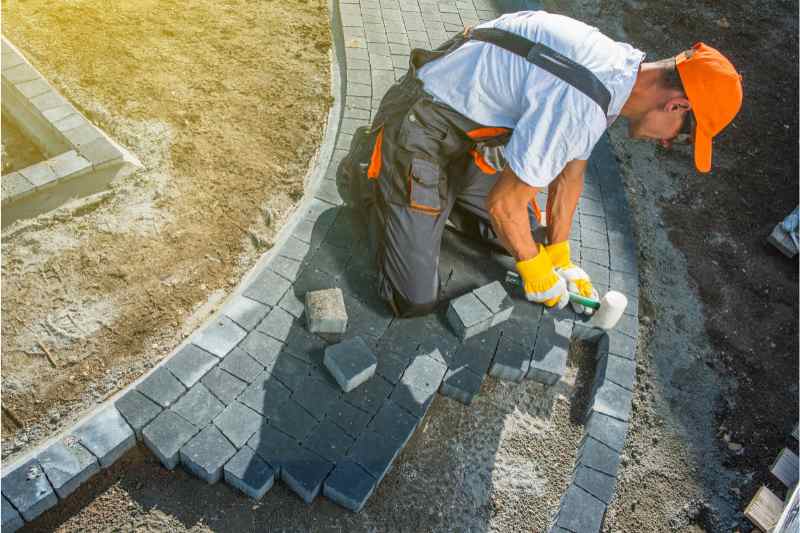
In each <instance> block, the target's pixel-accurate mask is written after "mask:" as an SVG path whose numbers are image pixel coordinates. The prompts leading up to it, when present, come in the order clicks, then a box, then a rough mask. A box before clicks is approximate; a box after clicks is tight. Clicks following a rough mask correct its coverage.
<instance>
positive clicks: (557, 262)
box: [545, 241, 600, 315]
mask: <svg viewBox="0 0 800 533" xmlns="http://www.w3.org/2000/svg"><path fill="white" fill-rule="evenodd" d="M545 251H546V253H547V255H548V256H549V257H550V260H551V261H552V262H553V266H554V267H555V271H556V272H557V273H558V275H559V276H561V277H562V278H564V280H565V281H566V283H567V289H568V290H569V291H570V292H574V293H576V294H580V295H581V296H586V297H588V298H592V299H594V300H599V299H600V295H599V294H597V290H596V289H595V288H594V287H593V286H592V280H591V279H589V275H588V274H587V273H586V272H585V271H584V270H583V269H582V268H580V267H579V266H577V265H575V263H573V262H572V260H571V259H570V251H569V241H563V242H559V243H556V244H551V245H549V246H546V247H545ZM572 308H573V309H574V310H575V312H576V313H578V314H586V315H591V314H592V313H594V309H590V308H588V307H585V306H583V305H580V304H577V303H575V302H572Z"/></svg>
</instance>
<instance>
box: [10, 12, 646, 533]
mask: <svg viewBox="0 0 800 533" xmlns="http://www.w3.org/2000/svg"><path fill="white" fill-rule="evenodd" d="M492 6H493V4H492V3H491V2H489V1H488V0H458V1H455V2H447V1H445V2H424V1H419V2H418V1H417V0H360V2H359V1H358V0H348V2H347V3H344V2H343V3H341V4H340V5H338V6H336V5H334V6H333V9H334V12H333V20H334V35H335V37H336V39H335V41H336V49H337V52H338V61H339V67H340V68H341V72H342V73H343V75H344V76H343V77H344V79H343V80H342V83H341V92H342V94H341V96H342V97H343V103H344V105H343V109H342V114H341V121H340V122H339V124H338V126H339V131H338V136H337V137H336V141H335V149H334V150H333V153H332V156H331V157H330V159H329V161H328V164H327V167H325V166H323V167H321V168H320V169H319V171H320V177H319V178H320V179H318V180H317V181H316V182H315V183H313V184H312V186H311V187H310V189H309V192H308V193H307V197H306V200H304V202H303V203H302V204H301V207H300V208H299V210H298V212H297V213H296V215H295V218H294V219H293V220H292V221H291V222H290V223H289V224H288V225H287V227H286V228H285V230H284V232H283V233H282V236H281V240H280V241H279V242H278V243H277V244H276V246H275V247H274V248H273V249H272V250H271V251H270V252H269V253H268V254H267V256H266V258H265V260H263V261H262V262H260V263H259V265H258V266H257V267H256V269H255V270H254V271H253V272H252V273H251V274H249V275H248V276H247V277H246V279H245V280H244V281H243V283H242V285H241V287H240V288H239V289H238V290H237V291H236V293H235V295H234V296H232V297H231V298H230V299H229V301H228V302H227V303H226V305H225V306H224V307H223V309H222V311H221V313H220V314H219V315H218V316H216V317H215V318H214V319H213V321H211V322H210V323H208V324H207V325H205V326H204V327H202V328H201V329H200V330H198V331H197V332H196V333H195V334H193V335H192V337H191V338H190V339H189V342H188V343H186V344H185V345H183V346H182V347H180V348H179V349H178V350H177V351H176V352H175V353H174V354H172V355H171V356H170V357H169V358H168V359H167V360H166V361H165V362H164V363H163V364H162V365H160V366H159V367H158V368H156V369H154V370H153V371H152V372H151V373H150V374H149V375H147V376H146V377H145V378H144V379H142V380H140V381H139V382H137V383H135V384H134V385H133V386H131V387H130V388H129V389H128V390H127V391H125V393H124V394H122V395H120V396H119V397H118V398H116V399H115V400H114V401H113V402H109V404H108V405H105V406H104V407H103V409H102V410H100V411H99V412H97V413H96V414H94V415H93V416H92V417H90V418H88V419H87V420H85V421H84V422H82V423H81V424H80V425H79V426H77V427H75V428H73V429H71V430H70V431H69V432H68V435H67V436H65V437H61V438H59V439H58V440H56V441H55V442H53V443H49V446H46V447H43V448H41V449H39V450H36V451H35V452H34V453H33V454H32V455H30V456H28V457H26V458H25V459H24V460H23V461H21V462H19V463H18V464H16V465H14V466H12V467H9V468H4V470H3V480H2V493H3V509H4V513H3V514H4V517H3V523H4V529H3V530H4V531H5V530H6V509H9V511H8V513H9V514H8V520H9V522H8V523H9V524H12V525H9V526H8V528H13V524H16V523H21V521H18V522H14V520H16V519H17V518H18V517H19V516H18V515H17V514H15V513H14V512H12V511H16V512H18V513H19V515H21V517H22V518H23V519H24V520H26V521H29V520H32V519H33V518H35V517H36V516H37V515H38V514H40V513H41V512H43V511H44V510H46V509H48V508H49V507H52V506H53V505H55V504H56V503H57V502H58V499H59V498H63V497H65V496H66V494H68V492H70V491H71V490H74V488H75V487H77V485H78V484H79V483H80V482H82V481H83V480H85V479H87V478H88V477H89V476H91V475H92V474H93V473H94V472H97V471H98V470H99V469H101V468H106V467H108V466H109V465H110V464H112V463H113V462H114V461H115V460H116V459H117V458H118V457H120V456H121V455H122V454H123V453H125V451H127V450H128V449H130V448H131V447H132V446H134V445H135V442H136V441H137V440H138V441H141V442H143V443H144V444H145V445H146V446H147V447H148V448H149V449H150V450H151V451H152V452H153V453H154V454H155V455H156V456H157V457H158V458H159V460H160V461H161V462H162V464H163V465H164V466H165V467H166V468H169V469H172V468H175V467H176V466H177V465H179V464H180V465H182V466H183V467H184V468H185V469H186V470H188V471H189V472H191V473H193V474H195V475H196V476H198V477H200V478H201V479H204V480H206V481H207V482H209V483H214V482H217V481H220V480H225V481H226V482H227V483H229V484H230V485H231V486H232V487H234V488H236V489H238V490H241V491H242V492H244V493H245V494H247V495H248V496H250V497H254V498H259V497H261V496H263V495H264V494H265V492H267V491H268V490H269V489H270V487H272V485H273V484H274V483H275V481H277V480H280V481H282V482H284V483H285V484H286V485H287V486H288V487H290V488H291V489H292V490H293V491H294V492H295V493H297V495H298V496H299V497H300V498H302V499H303V500H305V501H306V502H309V503H310V502H312V501H313V500H314V499H315V498H316V497H317V496H319V495H324V496H325V497H327V498H329V499H331V500H333V501H335V502H336V503H338V504H339V505H341V506H343V507H346V508H348V509H351V510H353V511H358V510H360V509H361V508H362V507H363V506H364V505H365V503H366V502H367V501H368V499H369V497H370V496H371V494H372V493H373V492H374V491H375V488H376V487H377V486H378V484H380V482H381V480H382V479H383V478H384V476H385V475H386V473H387V472H388V471H389V470H390V469H391V468H392V466H393V463H394V462H395V460H396V458H397V456H398V454H399V453H400V452H401V450H402V449H403V447H404V446H405V445H406V443H407V442H408V440H409V439H410V437H411V436H412V435H413V433H414V431H415V430H416V429H417V428H418V427H419V426H420V424H421V423H422V419H423V418H424V417H425V415H426V413H427V411H428V408H429V407H430V405H431V402H432V401H433V399H434V397H435V396H436V394H437V392H438V393H440V394H442V395H445V396H448V397H450V398H453V399H455V400H457V401H460V402H462V403H464V404H469V403H470V402H471V400H472V399H473V397H474V396H475V395H476V394H478V393H479V391H480V387H481V384H482V383H483V380H484V379H485V377H486V376H487V374H489V375H492V376H495V377H497V378H499V379H510V380H514V381H521V380H523V379H533V380H536V381H540V382H542V383H545V384H547V385H552V384H554V383H556V382H557V381H558V380H559V379H560V377H561V376H562V375H563V373H564V369H565V367H566V360H567V352H568V349H569V343H570V339H574V338H579V339H583V340H588V341H591V342H592V343H594V345H595V346H596V347H597V355H598V364H597V373H596V377H595V383H594V388H593V393H592V398H591V401H590V404H589V407H588V412H587V414H586V425H585V437H584V439H583V441H582V444H581V447H580V450H579V453H578V460H577V464H576V465H575V472H574V477H573V480H572V483H571V484H570V486H569V489H568V490H567V491H566V492H565V494H564V496H563V498H562V501H561V506H560V509H558V510H555V509H554V510H553V516H554V521H553V529H552V530H553V531H571V532H573V533H582V532H595V531H599V530H600V528H601V526H602V521H603V517H604V513H605V509H606V506H607V505H608V503H609V501H610V499H611V498H612V496H613V493H614V485H615V478H616V472H617V468H618V466H619V462H620V453H621V449H622V446H623V443H624V441H625V436H626V434H627V427H628V418H629V416H630V410H631V400H632V390H633V387H634V378H635V371H634V370H635V363H634V355H635V349H636V340H637V339H636V335H637V330H638V319H637V313H638V300H637V295H638V274H637V265H636V248H635V244H634V242H633V240H632V231H631V226H630V224H631V222H630V214H629V209H628V205H627V201H626V198H625V193H624V190H623V188H622V182H621V179H620V176H619V173H618V169H617V166H616V162H615V160H614V158H613V155H612V153H611V150H610V146H609V145H608V142H607V139H603V141H601V142H600V143H599V144H598V146H597V148H596V149H595V152H594V154H593V156H592V160H591V161H590V165H589V169H588V171H587V176H586V186H585V191H584V194H583V197H582V198H581V201H580V205H579V208H578V213H577V214H576V219H575V224H574V228H573V232H572V234H571V236H570V240H571V246H572V249H573V251H574V255H575V257H574V259H575V260H577V261H578V262H579V263H580V264H581V266H582V267H583V268H584V269H585V270H586V271H587V272H588V273H589V274H590V275H591V276H592V278H593V280H594V282H595V285H596V286H597V288H598V290H599V292H600V293H601V294H602V293H604V292H606V291H608V290H609V289H614V290H618V291H621V292H623V293H625V294H626V295H627V296H628V298H629V301H630V303H629V307H628V309H627V311H626V313H627V314H626V316H625V317H623V320H622V321H621V322H620V325H619V326H618V328H617V329H616V330H615V331H613V332H610V333H608V334H602V333H601V332H598V331H596V330H592V329H590V328H588V327H586V326H585V325H584V324H583V322H581V320H580V319H578V318H577V317H576V316H575V315H574V313H572V312H571V311H569V310H565V311H561V312H546V311H543V308H542V307H541V306H538V305H533V304H530V303H528V302H527V301H525V299H524V296H523V295H522V294H521V292H520V289H519V288H518V287H515V286H510V285H506V286H505V290H506V291H507V292H508V294H509V296H510V303H511V304H513V311H512V313H511V315H510V316H508V317H507V318H506V316H507V315H504V316H503V318H504V320H499V319H498V320H494V321H492V322H491V324H492V325H491V327H489V328H488V329H486V328H483V329H484V330H485V331H482V332H480V333H477V334H475V335H473V336H471V337H469V338H467V339H466V340H464V341H462V340H460V337H461V336H462V335H463V332H458V333H457V332H455V331H453V329H452V328H451V326H450V325H449V324H448V320H447V317H446V312H447V300H449V299H452V298H455V297H458V296H462V295H465V294H467V293H470V292H471V291H474V290H475V289H478V288H480V287H483V286H485V285H487V284H489V283H491V282H493V281H495V280H504V279H505V273H506V271H507V270H509V269H513V262H512V261H511V259H510V258H508V257H504V256H499V255H496V254H493V253H491V252H490V251H488V250H486V249H484V248H481V247H479V246H476V245H474V244H472V243H470V242H467V241H465V240H463V239H461V238H459V237H458V236H456V235H454V234H450V233H448V234H447V236H446V238H445V242H444V245H443V251H442V260H441V265H440V269H441V274H442V276H441V278H442V280H443V287H442V290H443V302H444V303H443V304H442V306H440V309H439V310H438V311H437V312H436V313H434V314H431V315H429V316H426V317H419V318H412V319H394V318H393V317H392V316H391V314H390V313H389V311H388V309H387V308H386V306H385V305H384V304H383V302H381V301H380V300H379V299H378V297H377V287H376V283H377V279H376V276H375V269H374V266H373V265H371V264H370V260H369V258H367V257H365V256H364V254H362V253H361V251H362V249H363V248H362V246H361V245H360V242H362V239H363V236H362V235H361V228H358V227H354V224H353V220H352V217H351V213H350V211H349V209H348V208H346V207H343V206H342V201H341V198H340V197H339V195H338V193H337V190H336V184H335V181H334V178H335V175H334V172H335V169H336V167H337V165H338V162H339V161H340V160H341V158H342V157H343V156H344V155H345V153H346V149H347V147H348V146H349V144H350V139H351V134H352V132H353V131H354V130H355V128H356V127H358V126H360V125H362V124H366V123H368V121H369V119H370V116H371V114H372V113H373V112H374V110H375V109H376V108H377V105H378V102H379V99H380V96H381V95H382V94H383V92H384V91H385V90H386V89H387V88H388V87H389V86H390V85H391V84H392V83H393V82H394V81H395V79H396V78H397V77H399V76H400V75H401V74H403V73H404V72H405V65H406V63H407V61H408V53H409V51H410V49H411V48H412V47H419V46H424V47H430V46H431V45H436V44H438V43H439V42H441V41H444V40H445V39H447V38H448V36H449V35H451V34H452V33H453V32H455V31H461V29H462V28H463V26H464V25H465V24H466V25H471V24H475V23H478V22H479V21H481V20H487V19H491V18H493V17H495V16H497V15H498V14H499V11H500V9H499V8H497V7H492ZM509 7H511V8H513V7H514V6H506V8H504V9H508V8H509ZM517 7H519V6H517ZM331 126H333V130H332V129H331ZM336 126H337V124H333V125H329V129H328V132H327V133H326V137H327V138H328V140H329V141H332V139H331V136H332V131H334V133H335V127H336ZM326 169H327V170H326ZM539 201H541V202H542V203H544V202H545V201H546V198H544V197H543V198H540V199H539ZM334 287H339V288H341V290H342V292H343V294H344V302H345V306H346V309H347V314H348V323H347V330H346V332H345V334H344V335H343V337H342V339H343V340H347V339H353V338H355V337H361V339H363V340H364V341H365V342H366V343H367V344H368V345H369V347H370V348H371V349H372V350H373V352H374V353H375V354H376V355H377V357H378V365H377V369H376V372H375V375H374V376H373V377H371V378H370V379H369V380H368V381H366V382H365V383H364V384H363V385H361V386H359V387H357V388H355V389H354V390H352V391H351V392H347V393H343V392H342V389H341V388H340V387H339V386H338V385H337V383H336V381H335V380H334V379H333V378H332V377H331V375H330V373H329V372H328V370H327V369H326V368H325V366H324V363H323V356H324V350H325V348H326V346H327V345H328V343H327V342H326V341H325V340H323V339H322V338H321V337H319V336H317V335H314V334H312V333H309V332H308V330H307V328H306V324H305V318H304V316H303V314H304V296H305V294H306V293H307V292H309V291H315V290H322V289H330V288H334ZM474 294H476V295H477V298H480V299H481V301H482V302H493V303H486V305H489V306H494V307H493V310H492V312H491V313H489V315H487V316H488V317H492V316H493V314H492V313H499V314H502V312H501V310H505V309H507V306H508V303H509V302H507V301H503V299H502V293H501V291H498V290H497V287H496V286H494V287H493V288H492V290H485V291H483V292H481V291H478V292H476V293H474ZM475 301H476V302H478V300H477V299H476V300H475ZM479 303H480V302H479ZM481 305H484V304H481ZM20 520H21V519H20Z"/></svg>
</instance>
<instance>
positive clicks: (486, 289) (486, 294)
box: [472, 281, 514, 327]
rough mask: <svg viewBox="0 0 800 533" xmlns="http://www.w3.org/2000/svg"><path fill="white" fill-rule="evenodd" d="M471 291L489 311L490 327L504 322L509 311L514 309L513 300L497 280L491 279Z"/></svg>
mask: <svg viewBox="0 0 800 533" xmlns="http://www.w3.org/2000/svg"><path fill="white" fill-rule="evenodd" d="M472 292H473V294H475V296H477V297H478V300H480V301H481V302H482V303H483V305H485V306H486V307H487V308H488V309H489V311H491V313H492V322H491V324H490V327H494V326H496V325H498V324H500V323H502V322H505V321H506V320H508V319H509V318H510V317H511V313H512V312H513V311H514V302H513V301H512V300H511V298H510V297H509V296H508V293H507V292H506V290H505V288H504V287H503V284H502V283H500V282H499V281H493V282H491V283H489V284H488V285H484V286H483V287H479V288H477V289H475V290H474V291H472Z"/></svg>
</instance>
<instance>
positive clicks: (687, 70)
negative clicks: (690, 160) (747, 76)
mask: <svg viewBox="0 0 800 533" xmlns="http://www.w3.org/2000/svg"><path fill="white" fill-rule="evenodd" d="M675 64H676V66H677V68H678V74H679V75H680V77H681V82H682V83H683V88H684V90H685V91H686V97H687V98H688V99H689V102H690V103H691V104H692V111H693V113H694V118H695V121H696V126H695V131H694V165H695V166H696V167H697V170H699V171H700V172H708V171H710V170H711V140H712V139H713V138H714V136H715V135H717V134H718V133H719V132H721V131H722V130H723V129H725V126H727V125H728V124H729V123H730V122H731V120H733V118H734V117H735V116H736V113H738V112H739V109H740V108H741V107H742V77H741V76H740V75H739V73H738V72H736V69H735V68H734V67H733V65H732V64H731V62H730V61H728V58H726V57H725V56H724V55H722V54H721V53H719V51H717V50H715V49H714V48H711V47H710V46H708V45H707V44H705V43H695V44H694V45H692V49H691V50H687V51H686V52H681V53H680V54H679V55H678V56H677V57H676V58H675Z"/></svg>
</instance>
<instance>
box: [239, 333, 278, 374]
mask: <svg viewBox="0 0 800 533" xmlns="http://www.w3.org/2000/svg"><path fill="white" fill-rule="evenodd" d="M239 348H241V349H242V350H244V351H245V352H247V353H248V354H249V355H250V357H252V358H253V359H255V360H256V361H258V362H259V363H261V365H262V366H265V367H267V366H272V365H273V364H274V362H275V360H276V359H277V358H278V356H279V355H280V353H281V351H282V350H283V344H282V343H281V342H280V341H278V340H276V339H273V338H272V337H270V336H268V335H267V334H265V333H261V332H260V331H251V332H250V333H248V335H247V337H245V338H244V340H243V341H242V342H241V343H240V344H239Z"/></svg>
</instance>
